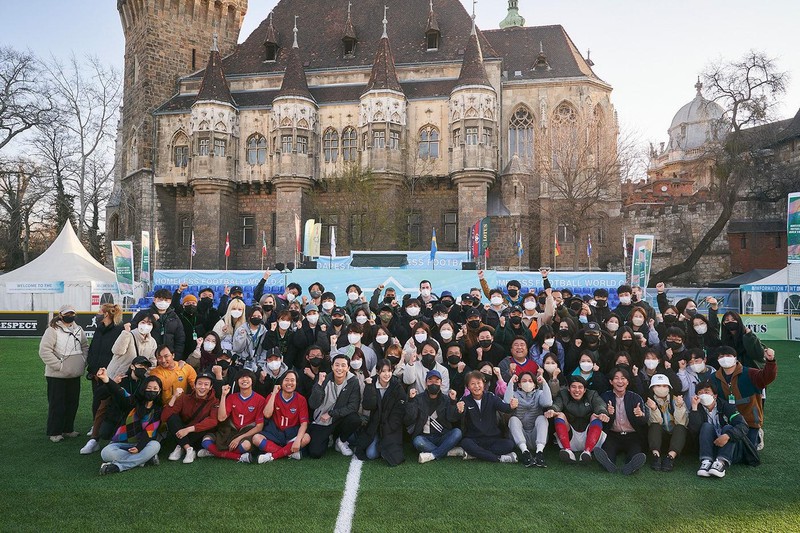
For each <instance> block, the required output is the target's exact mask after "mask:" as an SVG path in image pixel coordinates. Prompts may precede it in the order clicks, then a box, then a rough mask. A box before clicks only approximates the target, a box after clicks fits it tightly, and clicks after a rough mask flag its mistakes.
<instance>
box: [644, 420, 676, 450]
mask: <svg viewBox="0 0 800 533" xmlns="http://www.w3.org/2000/svg"><path fill="white" fill-rule="evenodd" d="M664 437H669V449H668V450H667V453H669V452H674V453H675V456H677V455H678V454H679V453H681V451H683V445H684V444H686V426H681V425H679V424H675V426H674V427H673V428H672V433H671V434H670V433H667V432H666V431H664V427H663V426H662V425H661V424H650V429H649V430H648V431H647V442H648V444H649V445H650V450H651V452H652V451H653V450H657V451H658V452H659V454H661V455H662V456H663V455H664V454H663V453H661V452H662V451H663V450H662V449H661V447H662V441H663V440H664Z"/></svg>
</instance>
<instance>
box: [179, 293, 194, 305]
mask: <svg viewBox="0 0 800 533" xmlns="http://www.w3.org/2000/svg"><path fill="white" fill-rule="evenodd" d="M186 302H190V303H193V304H195V305H196V304H197V296H195V295H194V294H187V295H186V296H184V297H183V300H181V303H182V304H184V305H186Z"/></svg>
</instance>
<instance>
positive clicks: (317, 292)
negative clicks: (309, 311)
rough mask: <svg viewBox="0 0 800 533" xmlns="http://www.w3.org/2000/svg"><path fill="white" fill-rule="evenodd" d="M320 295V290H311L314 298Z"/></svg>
mask: <svg viewBox="0 0 800 533" xmlns="http://www.w3.org/2000/svg"><path fill="white" fill-rule="evenodd" d="M320 296H322V293H321V292H320V291H311V297H312V298H313V299H315V300H316V299H317V298H319V297H320Z"/></svg>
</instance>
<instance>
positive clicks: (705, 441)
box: [699, 422, 742, 465]
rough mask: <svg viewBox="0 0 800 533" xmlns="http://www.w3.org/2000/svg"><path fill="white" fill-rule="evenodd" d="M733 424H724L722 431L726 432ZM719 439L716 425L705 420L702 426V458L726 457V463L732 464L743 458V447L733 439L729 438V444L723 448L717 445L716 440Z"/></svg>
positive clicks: (700, 441) (710, 459) (709, 459)
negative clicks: (715, 429) (715, 428)
mask: <svg viewBox="0 0 800 533" xmlns="http://www.w3.org/2000/svg"><path fill="white" fill-rule="evenodd" d="M729 429H733V428H732V427H731V426H724V427H723V428H722V433H725V432H726V431H728V430H729ZM716 439H717V432H716V431H714V426H713V425H712V424H710V423H709V422H705V423H704V424H703V425H702V426H700V440H699V444H700V460H701V461H705V460H708V461H713V460H714V459H724V460H725V462H726V463H728V464H729V465H732V464H734V463H738V462H740V461H741V460H742V448H741V445H740V444H739V443H737V442H734V441H733V439H730V440H728V444H726V445H725V446H723V447H722V448H720V447H718V446H716V445H715V444H714V441H715V440H716Z"/></svg>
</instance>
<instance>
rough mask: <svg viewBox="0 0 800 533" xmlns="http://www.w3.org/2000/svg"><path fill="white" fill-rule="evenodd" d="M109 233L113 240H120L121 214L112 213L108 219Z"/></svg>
mask: <svg viewBox="0 0 800 533" xmlns="http://www.w3.org/2000/svg"><path fill="white" fill-rule="evenodd" d="M108 235H109V237H111V240H114V241H115V240H118V239H119V215H117V214H114V215H111V218H110V219H109V220H108Z"/></svg>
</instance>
